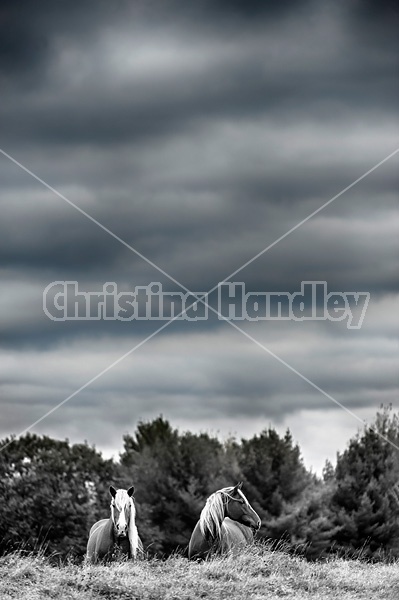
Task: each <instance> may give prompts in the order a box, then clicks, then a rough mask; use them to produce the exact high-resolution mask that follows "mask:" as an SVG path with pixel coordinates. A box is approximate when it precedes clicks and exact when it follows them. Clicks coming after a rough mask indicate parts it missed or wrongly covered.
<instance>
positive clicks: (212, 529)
mask: <svg viewBox="0 0 399 600" xmlns="http://www.w3.org/2000/svg"><path fill="white" fill-rule="evenodd" d="M233 490H234V486H231V487H225V488H222V489H221V490H218V491H217V492H214V493H213V494H212V495H211V496H209V498H208V500H207V501H206V503H205V506H204V508H203V509H202V511H201V516H200V519H199V526H200V530H201V533H202V535H203V536H204V537H206V535H207V533H208V534H210V535H211V537H212V538H220V537H221V525H222V522H223V519H224V506H225V503H226V501H225V499H224V496H226V495H227V496H230V495H231V494H232V492H233Z"/></svg>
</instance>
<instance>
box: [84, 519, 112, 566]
mask: <svg viewBox="0 0 399 600" xmlns="http://www.w3.org/2000/svg"><path fill="white" fill-rule="evenodd" d="M111 525H112V524H111V523H110V519H101V520H100V521H97V523H94V525H93V526H92V528H91V529H90V533H89V540H88V542H87V552H86V557H87V559H88V560H89V561H90V562H97V561H99V560H102V559H103V558H106V557H107V556H108V555H109V554H110V552H111V550H112V547H113V544H114V540H113V535H112V527H111Z"/></svg>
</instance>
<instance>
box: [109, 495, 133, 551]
mask: <svg viewBox="0 0 399 600" xmlns="http://www.w3.org/2000/svg"><path fill="white" fill-rule="evenodd" d="M115 502H116V503H117V504H120V505H121V506H122V505H123V504H126V503H128V504H130V519H129V527H128V533H129V542H130V551H131V553H132V556H133V557H134V558H136V556H137V550H138V546H139V534H138V531H137V527H136V506H135V504H134V500H133V498H131V497H130V496H128V493H127V491H126V490H117V492H116V495H115Z"/></svg>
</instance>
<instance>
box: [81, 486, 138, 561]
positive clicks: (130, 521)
mask: <svg viewBox="0 0 399 600" xmlns="http://www.w3.org/2000/svg"><path fill="white" fill-rule="evenodd" d="M109 491H110V494H111V496H112V500H111V516H110V518H109V519H101V521H97V523H95V524H94V525H93V527H92V528H91V529H90V533H89V541H88V542H87V554H86V557H87V560H88V561H90V562H92V563H96V562H98V561H100V560H110V559H111V558H112V557H113V556H114V555H115V554H116V555H121V556H126V557H127V558H133V559H135V558H137V557H138V555H142V554H143V544H142V543H141V540H140V538H139V535H138V532H137V527H136V522H135V517H136V507H135V505H134V498H133V492H134V487H133V486H132V487H130V488H129V489H128V490H116V489H115V488H114V487H113V486H112V485H111V486H110V488H109Z"/></svg>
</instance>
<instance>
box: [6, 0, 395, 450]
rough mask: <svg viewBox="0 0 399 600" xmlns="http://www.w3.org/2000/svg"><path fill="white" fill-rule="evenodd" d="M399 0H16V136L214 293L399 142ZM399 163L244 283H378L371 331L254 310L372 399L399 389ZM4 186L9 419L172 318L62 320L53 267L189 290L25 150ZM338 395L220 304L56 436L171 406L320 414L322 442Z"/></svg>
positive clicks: (361, 404) (152, 346) (10, 98)
mask: <svg viewBox="0 0 399 600" xmlns="http://www.w3.org/2000/svg"><path fill="white" fill-rule="evenodd" d="M396 15H397V11H396V10H393V9H392V6H391V3H389V2H383V3H378V5H377V3H372V2H364V3H361V2H355V1H354V2H341V3H328V2H326V3H315V2H301V1H294V0H291V1H284V2H266V1H262V2H261V1H260V0H259V1H253V2H244V1H241V0H240V1H238V0H232V1H227V0H226V1H222V0H220V1H211V0H203V1H198V2H192V3H185V2H175V1H165V2H144V1H143V2H113V3H109V2H105V1H104V2H94V0H93V1H89V2H83V3H70V2H50V1H47V0H46V1H45V2H43V3H40V4H38V3H36V2H26V3H25V7H24V10H20V5H19V3H15V2H6V3H4V2H3V4H2V9H1V12H0V55H1V58H0V78H1V84H2V90H3V95H2V102H1V104H0V119H1V122H2V124H1V144H0V147H2V148H3V149H4V150H5V151H6V152H9V154H11V155H12V156H14V157H15V158H16V160H19V161H20V162H21V163H22V164H24V165H26V167H27V168H29V169H31V170H32V171H33V172H34V173H36V174H37V175H38V176H39V177H41V178H42V179H43V180H44V181H46V182H48V184H49V185H52V186H53V187H54V188H56V189H57V190H59V191H60V192H61V193H62V194H64V195H65V196H66V197H67V198H69V199H70V200H71V201H72V202H75V203H76V204H77V205H78V206H80V207H81V208H82V209H83V210H85V211H87V213H88V214H90V215H92V216H93V218H95V219H98V221H99V222H101V223H102V224H103V225H104V226H106V227H108V228H109V229H110V230H111V231H112V232H114V233H115V234H116V235H118V236H120V237H121V238H122V239H123V240H125V241H126V242H127V243H129V244H131V245H132V246H133V247H134V248H136V249H137V250H138V251H139V252H142V253H143V254H144V255H145V256H147V257H148V258H149V259H151V260H153V261H154V262H155V263H156V264H158V265H159V266H160V267H162V268H163V269H165V271H167V272H168V273H170V274H171V275H172V276H173V277H176V278H177V279H178V280H180V281H181V282H182V283H183V284H185V285H187V286H188V287H189V288H191V289H192V290H193V291H194V292H206V291H207V290H208V289H209V288H211V287H213V286H214V285H216V284H217V283H218V282H219V281H220V280H221V279H224V278H225V277H226V276H228V275H229V273H230V272H232V271H234V270H235V269H237V268H239V267H240V265H242V264H243V263H244V262H245V261H247V260H250V259H251V258H252V257H253V256H254V255H255V254H256V253H258V252H260V251H261V250H262V249H263V248H265V247H266V246H268V244H271V243H273V242H274V241H275V240H276V239H277V238H278V237H279V236H282V235H284V234H285V233H286V232H287V231H288V230H289V229H290V228H291V227H293V226H295V225H296V224H297V223H298V222H299V221H301V220H302V219H304V218H306V217H307V216H308V215H309V214H310V213H311V212H312V211H314V210H316V209H317V208H318V207H319V206H321V205H322V204H323V202H326V201H327V200H329V199H330V198H331V197H333V196H334V195H335V194H337V193H338V192H340V191H341V190H342V189H343V188H345V187H346V186H347V185H349V184H351V183H352V182H353V181H354V180H355V179H356V178H357V177H359V176H360V175H362V174H363V173H364V172H366V171H367V170H368V169H370V168H371V167H372V166H373V165H375V164H376V163H377V162H378V161H380V160H382V159H383V158H384V157H386V156H387V155H388V154H389V153H390V152H392V151H393V150H394V148H395V146H396V144H397V131H398V126H397V109H396V103H397V86H398V84H397V77H396V71H395V67H396V64H397V44H396V39H394V38H393V31H394V25H395V19H396ZM3 84H4V85H3ZM396 165H397V156H396V157H394V158H392V159H391V160H390V161H388V162H387V163H386V164H385V165H383V166H382V167H380V168H379V169H378V170H377V171H375V172H374V173H372V174H371V175H370V176H369V177H368V178H367V179H366V180H364V181H362V182H360V183H359V184H357V186H356V187H355V188H353V189H352V190H349V191H348V192H347V193H346V194H344V195H343V196H342V197H341V198H339V199H338V200H337V201H336V202H334V203H333V204H331V205H330V206H329V207H328V208H326V209H325V210H323V211H322V212H321V213H320V214H318V215H317V216H316V217H314V218H313V219H312V220H311V221H309V222H308V223H306V224H304V225H303V226H302V227H301V228H299V229H298V230H297V231H295V232H294V233H292V234H291V235H290V236H289V237H287V238H286V239H284V240H282V242H281V243H279V244H278V245H276V246H275V247H274V248H272V249H271V250H270V251H269V252H267V253H266V254H265V255H264V256H262V257H260V258H258V259H257V260H256V261H254V262H253V263H251V264H250V265H249V266H248V267H246V268H245V269H244V270H243V271H242V272H240V273H239V274H237V276H236V277H235V278H234V279H235V280H238V281H243V282H245V283H246V284H247V286H248V290H251V291H259V292H262V291H281V292H284V291H288V292H296V291H299V290H300V283H301V281H303V280H326V281H327V283H328V286H329V289H333V290H336V291H353V292H356V291H367V292H371V300H370V306H369V308H368V311H367V314H366V317H365V321H364V325H363V327H362V329H361V330H358V331H355V332H354V331H350V330H348V329H347V327H346V323H344V322H342V323H331V322H314V323H310V322H307V323H295V322H267V323H260V322H258V323H256V322H255V323H242V322H240V323H238V325H240V326H242V327H244V329H245V330H246V331H247V332H248V334H250V335H251V336H253V337H254V339H256V340H258V341H259V342H260V343H261V344H264V345H265V346H266V347H270V349H271V350H272V351H274V352H275V353H276V354H277V355H278V356H282V357H283V358H284V359H285V360H286V361H287V362H288V363H289V364H292V365H293V367H294V368H296V369H298V371H300V372H301V373H304V375H305V376H307V377H309V378H310V379H311V380H313V381H315V383H316V384H317V385H320V386H321V387H322V388H323V389H326V391H327V392H328V393H331V394H333V395H334V396H336V397H337V399H338V400H339V401H342V402H343V404H344V405H346V406H348V407H350V408H351V409H352V410H354V411H355V412H356V413H359V414H362V415H363V414H364V413H362V412H361V411H369V413H370V414H371V412H372V411H374V410H375V409H376V408H378V405H379V404H381V403H382V402H385V403H388V402H392V401H394V400H395V398H397V388H398V381H397V368H396V367H397V364H396V363H397V361H396V358H395V345H394V338H395V336H396V335H397V327H398V323H397V319H396V320H395V318H394V317H393V315H394V314H396V312H395V310H396V309H395V307H396V306H397V293H396V295H395V292H397V277H396V276H395V268H396V261H397V260H396V259H397V255H398V252H399V250H398V239H399V235H398V231H397V225H396V223H397V218H396V214H397V213H396V212H395V211H396V210H397V183H398V181H397V175H396V172H397V171H396ZM0 181H1V188H0V202H1V223H0V230H1V232H0V257H1V267H0V268H1V275H2V290H1V295H0V310H1V316H2V321H1V323H0V335H1V346H0V355H1V356H0V358H1V360H0V370H1V374H2V384H1V397H2V399H3V400H2V402H3V408H4V414H5V419H4V420H3V428H4V435H8V434H9V433H10V432H14V433H15V432H17V431H19V430H22V429H23V428H24V427H26V426H28V425H29V423H31V422H33V421H34V420H35V419H37V418H39V417H41V416H42V415H43V414H44V413H45V412H46V411H47V410H49V409H50V408H52V407H53V406H54V405H55V404H56V403H57V402H60V401H62V400H63V399H65V398H66V397H67V396H68V395H69V394H71V393H73V392H74V391H75V390H76V389H77V388H78V387H79V386H81V385H82V384H84V383H85V382H86V381H88V380H89V379H90V378H91V377H93V376H95V375H96V374H97V373H99V372H100V371H101V369H103V368H106V367H107V366H108V365H109V364H110V363H111V362H112V361H113V360H115V359H117V358H118V357H119V356H121V355H122V354H123V352H126V351H127V350H129V349H130V348H132V347H133V346H134V345H135V344H138V343H140V342H141V341H142V340H143V339H144V338H145V336H146V335H149V334H150V333H152V332H154V331H155V330H156V329H157V327H159V326H160V325H161V324H162V323H160V322H132V323H121V322H117V323H115V322H108V323H106V322H66V323H58V322H57V323H56V322H53V321H50V320H49V319H48V318H47V317H46V316H45V315H44V313H43V309H42V300H43V290H44V288H45V287H46V286H47V285H48V284H49V283H51V281H54V280H77V281H78V282H79V285H80V286H82V288H83V289H85V290H87V291H95V290H98V289H101V287H102V285H103V284H104V283H105V282H106V281H115V282H117V283H118V285H120V286H122V288H123V289H124V290H132V289H133V288H134V286H135V285H138V284H140V285H144V284H149V283H151V282H153V281H161V282H162V284H163V285H164V289H168V290H175V289H177V288H176V286H175V285H174V284H172V283H171V282H169V281H168V279H167V277H166V276H163V275H160V274H159V272H157V271H156V270H155V269H154V268H153V267H152V266H150V265H148V264H146V263H145V262H144V261H143V260H142V259H140V258H138V257H137V256H135V255H134V254H133V253H131V252H130V251H129V250H128V249H127V248H125V247H123V245H121V244H120V243H119V242H118V241H117V240H115V239H112V237H110V236H109V235H108V234H107V233H106V232H105V231H102V230H101V229H99V228H98V227H97V226H96V225H95V224H94V223H93V222H90V221H89V220H87V219H86V217H84V216H83V215H82V214H79V212H77V211H75V209H74V208H73V207H71V206H68V205H67V204H66V203H65V202H64V201H63V200H62V199H61V198H59V197H57V196H56V195H54V194H53V193H52V192H50V191H49V190H48V189H46V188H45V187H44V186H43V185H42V184H40V183H39V182H37V181H34V180H33V179H32V178H31V176H29V175H28V174H27V173H26V172H23V171H22V170H21V169H20V168H18V167H17V166H16V165H15V164H13V163H12V162H10V161H8V160H7V158H6V157H5V156H3V155H1V156H0ZM331 406H332V403H331V401H330V400H328V399H327V398H326V397H325V396H323V395H320V393H319V392H317V391H316V390H315V389H314V388H312V387H311V386H310V385H309V384H308V383H306V382H305V381H303V380H301V378H300V377H298V375H297V374H295V373H293V372H292V371H289V369H287V367H286V366H284V365H282V364H279V363H278V361H276V359H275V358H273V357H272V356H269V355H267V353H266V352H264V351H262V350H261V349H260V348H257V347H256V346H255V345H254V344H253V343H252V342H251V341H250V340H248V339H244V338H243V337H242V335H241V334H240V333H239V332H238V331H233V330H232V328H231V327H229V325H227V324H226V323H223V322H220V321H218V319H217V318H215V317H214V316H213V315H212V317H211V318H210V319H209V321H207V322H204V323H202V324H201V323H173V324H172V325H171V326H170V327H168V328H167V329H166V330H165V331H164V332H162V333H161V334H160V335H159V336H156V337H154V338H153V339H152V340H151V341H150V342H149V343H148V344H145V345H143V346H142V347H141V348H140V349H139V351H137V352H135V353H133V354H132V355H131V356H129V357H128V358H127V359H126V360H125V361H124V362H123V363H121V364H120V365H118V366H117V367H115V369H113V370H111V371H110V372H109V373H107V375H106V376H104V377H103V378H100V379H99V380H98V381H97V382H95V384H94V385H93V387H90V388H88V389H86V390H85V391H84V392H83V393H82V394H80V395H78V396H77V397H76V399H74V401H73V402H71V403H70V404H69V403H68V404H67V405H65V407H63V408H62V409H60V411H56V412H55V413H54V414H53V415H51V417H50V418H49V419H48V420H45V421H43V423H42V424H41V425H40V427H42V429H40V428H38V429H37V430H38V431H40V432H43V433H49V434H50V435H51V434H54V435H57V436H59V437H65V436H68V437H70V438H73V439H76V440H77V441H80V440H82V439H84V438H86V437H87V432H88V431H89V432H90V440H89V441H90V442H93V443H96V444H102V445H103V444H106V443H111V444H113V445H114V446H115V445H116V444H118V443H119V440H120V437H121V433H122V432H124V431H125V430H126V428H130V430H131V431H132V430H133V429H134V427H135V424H136V422H137V419H139V418H153V417H155V416H157V415H158V414H159V413H160V412H162V413H163V414H164V415H166V416H167V417H168V418H170V419H171V420H172V423H173V418H176V419H180V420H181V421H182V422H183V421H184V423H187V426H188V427H189V428H190V427H191V425H190V424H194V423H207V422H209V423H210V424H212V423H220V422H221V421H222V422H223V421H228V420H229V419H230V421H229V423H233V427H234V423H236V424H238V425H236V427H235V428H236V429H237V430H239V429H240V427H241V424H242V423H244V422H246V423H249V422H252V423H253V424H254V425H253V428H254V429H255V424H256V423H258V422H262V423H264V420H265V419H270V420H272V421H273V423H275V422H278V423H283V422H284V423H287V424H288V425H289V420H290V419H291V420H292V422H295V418H296V417H297V416H298V414H299V413H300V412H301V411H305V413H306V414H309V411H310V412H312V411H313V412H312V414H313V417H314V419H315V422H316V420H317V419H318V420H317V424H316V425H315V426H314V427H313V430H312V428H310V429H306V432H307V436H308V438H309V439H311V437H312V432H313V433H314V431H315V429H316V430H318V431H320V430H322V428H323V426H324V424H323V418H324V415H325V414H327V413H328V411H329V409H330V408H331ZM110 407H112V415H110V412H109V408H110ZM369 413H367V417H369ZM316 417H317V419H316ZM287 420H288V421H287ZM259 427H260V426H259ZM238 433H239V434H240V431H239V432H238ZM330 437H334V436H330ZM309 439H304V440H300V442H301V443H302V441H304V442H305V443H308V442H309ZM110 440H112V441H110ZM337 449H338V447H337V446H336V447H334V448H333V452H332V454H331V456H332V457H333V456H334V453H335V451H336V450H337ZM316 452H319V450H318V449H317V450H316Z"/></svg>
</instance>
